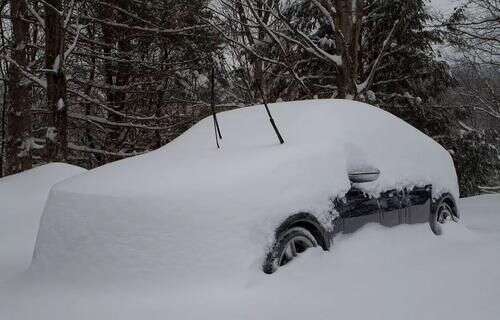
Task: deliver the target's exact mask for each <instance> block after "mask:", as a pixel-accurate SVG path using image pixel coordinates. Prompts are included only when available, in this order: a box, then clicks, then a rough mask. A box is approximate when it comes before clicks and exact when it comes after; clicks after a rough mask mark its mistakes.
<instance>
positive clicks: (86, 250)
mask: <svg viewBox="0 0 500 320" xmlns="http://www.w3.org/2000/svg"><path fill="white" fill-rule="evenodd" d="M270 108H271V112H272V113H273V115H274V118H275V120H276V122H277V125H278V126H279V128H280V130H281V131H282V134H283V136H284V138H285V140H286V144H285V145H279V143H278V142H277V139H276V136H275V134H274V132H273V129H272V127H271V126H270V124H269V121H268V118H267V114H266V112H265V110H264V108H263V107H262V106H254V107H248V108H243V109H238V110H233V111H229V112H223V113H220V114H219V122H220V126H221V129H222V134H223V136H224V137H223V140H222V148H221V150H217V148H216V146H215V142H214V131H213V122H212V118H211V117H208V118H206V119H204V120H202V121H201V122H200V123H198V124H197V125H195V126H194V127H193V128H191V129H190V130H188V131H187V132H186V133H185V134H183V135H182V136H180V137H179V138H177V139H176V140H174V141H173V142H171V143H169V144H168V145H166V146H165V147H163V148H160V149H159V150H156V151H154V152H151V153H148V154H146V155H142V156H138V157H134V158H130V159H126V160H123V161H119V162H116V163H112V164H108V165H106V166H103V167H101V168H98V169H95V170H92V171H90V172H88V173H86V174H84V175H81V176H78V177H75V178H71V179H69V180H66V181H65V182H63V183H61V184H59V185H57V186H56V187H55V188H54V189H53V190H52V192H51V195H50V197H49V200H48V202H47V206H46V208H45V212H44V215H43V217H42V221H41V226H40V232H39V236H38V239H37V245H36V250H35V255H34V261H33V268H34V269H37V270H52V271H53V270H60V271H61V272H62V270H65V271H68V272H70V273H72V272H75V271H76V270H77V271H78V272H79V273H80V272H84V271H85V270H87V271H88V270H89V269H91V270H94V271H95V273H98V274H102V275H106V276H114V275H116V274H117V272H116V269H117V268H116V266H117V265H119V269H120V270H121V271H122V272H123V273H127V272H130V273H135V272H140V271H139V270H142V271H144V270H147V271H148V273H151V274H152V273H156V272H168V274H169V275H170V279H171V281H174V282H175V281H178V282H182V280H181V279H184V276H186V274H188V273H189V274H190V276H189V278H190V279H192V278H199V277H201V278H203V277H204V274H205V273H206V272H214V273H218V274H220V275H221V276H224V277H225V276H228V272H227V270H228V269H230V270H248V268H252V269H256V270H260V264H261V263H262V258H263V256H264V255H265V251H266V248H267V246H269V244H270V243H271V242H272V240H273V236H274V234H273V232H274V229H275V228H276V227H277V226H278V225H279V224H280V223H281V222H282V221H283V220H284V219H285V218H286V217H287V216H289V215H291V214H294V213H298V212H309V213H312V214H314V215H315V216H317V217H318V219H319V220H320V221H321V222H323V223H324V224H325V225H328V223H329V221H330V218H331V217H330V212H331V211H332V206H331V199H332V198H334V197H336V196H342V195H343V194H344V193H345V192H346V191H347V190H348V189H349V188H350V183H349V181H348V178H347V170H348V169H356V168H360V167H365V166H370V167H375V168H378V169H379V170H380V171H381V175H380V178H379V179H378V180H377V181H376V182H374V183H369V184H365V185H363V186H362V187H363V189H364V190H365V191H366V192H368V193H373V194H377V193H379V192H381V191H384V190H386V189H394V188H404V187H411V186H416V185H419V186H423V185H427V184H432V185H433V190H434V193H435V195H438V194H439V193H443V192H450V193H452V194H453V195H454V196H456V197H458V187H457V179H456V174H455V171H454V168H453V163H452V160H451V157H450V155H449V154H448V152H446V150H444V149H443V148H442V147H441V146H440V145H438V144H437V143H436V142H434V141H433V140H432V139H430V138H429V137H427V136H426V135H424V134H423V133H421V132H420V131H418V130H416V129H415V128H413V127H412V126H410V125H408V124H407V123H405V122H403V121H402V120H400V119H398V118H396V117H395V116H393V115H391V114H389V113H387V112H385V111H382V110H381V109H379V108H376V107H372V106H369V105H366V104H363V103H359V102H353V101H348V100H311V101H300V102H288V103H276V104H272V105H270ZM187 252H189V254H187ZM200 265H202V266H203V268H202V269H196V268H195V267H194V266H198V267H199V266H200ZM186 266H191V267H186ZM228 266H231V267H230V268H229V267H228ZM186 268H188V269H186ZM190 268H195V269H196V272H194V275H193V272H186V270H191V269H190ZM202 270H203V271H202ZM191 271H192V270H191Z"/></svg>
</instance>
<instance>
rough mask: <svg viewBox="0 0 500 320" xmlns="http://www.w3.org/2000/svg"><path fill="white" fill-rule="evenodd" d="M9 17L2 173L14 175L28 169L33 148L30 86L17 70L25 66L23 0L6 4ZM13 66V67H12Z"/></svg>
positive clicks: (25, 25) (27, 40) (25, 8)
mask: <svg viewBox="0 0 500 320" xmlns="http://www.w3.org/2000/svg"><path fill="white" fill-rule="evenodd" d="M10 10H11V16H12V18H11V19H12V36H13V42H12V54H11V58H12V60H13V63H10V65H9V70H8V76H9V80H8V98H7V100H8V101H7V110H6V122H7V128H6V132H5V153H6V156H5V174H6V175H9V174H14V173H18V172H21V171H24V170H27V169H30V168H31V167H32V157H31V147H32V145H33V138H32V127H31V103H30V93H31V90H30V88H31V87H30V85H29V82H28V81H25V79H24V77H23V74H22V71H21V70H20V68H25V67H26V66H27V65H28V57H27V49H26V45H27V44H28V42H29V23H28V22H26V19H25V15H26V12H27V7H26V2H25V1H24V0H12V1H10ZM16 64H17V65H16Z"/></svg>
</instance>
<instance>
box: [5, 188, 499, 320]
mask: <svg viewBox="0 0 500 320" xmlns="http://www.w3.org/2000/svg"><path fill="white" fill-rule="evenodd" d="M461 207H462V219H463V223H462V224H461V225H457V226H455V228H453V229H452V230H449V231H451V232H448V233H447V234H446V235H445V236H443V237H436V236H434V235H433V234H432V233H431V232H430V230H429V227H428V226H427V225H414V226H399V227H396V228H392V229H386V228H382V227H380V226H377V225H368V226H366V227H365V228H363V229H362V230H360V231H359V232H357V233H355V234H353V235H350V236H349V237H346V238H343V239H339V241H337V242H336V243H335V245H334V247H333V249H332V251H331V252H322V251H321V250H311V251H309V252H307V253H306V254H305V255H303V256H301V257H300V258H299V259H298V260H297V261H295V262H294V263H293V264H290V265H288V266H286V267H284V269H283V270H280V271H279V272H277V273H275V274H273V275H271V276H269V275H265V274H263V273H259V274H258V275H254V274H253V273H252V271H251V270H247V276H246V280H245V282H244V283H242V284H239V283H234V282H232V281H231V280H230V279H227V280H224V279H223V280H219V281H214V282H213V283H211V284H210V285H207V284H206V283H200V284H199V285H186V286H185V287H184V288H175V289H174V288H171V287H168V286H165V285H164V283H163V282H162V279H157V281H155V282H144V281H142V280H143V279H139V278H136V279H129V280H130V281H131V280H134V281H133V282H132V283H130V282H127V283H123V282H115V283H111V284H110V283H107V284H96V283H94V284H90V285H89V284H88V283H81V282H72V283H66V284H64V285H61V284H60V283H44V282H43V281H41V279H38V278H32V277H31V276H32V275H29V274H27V275H24V277H23V278H21V279H18V280H17V281H14V282H11V283H9V284H8V285H7V284H5V285H4V286H3V287H2V286H1V285H0V319H9V320H28V319H37V320H49V319H50V320H59V319H60V320H62V319H74V320H79V319H82V320H83V319H96V320H98V319H120V320H128V319H172V320H181V319H182V320H183V319H189V320H197V319H200V320H201V319H217V320H234V319H238V320H245V319H248V320H253V319H274V320H281V319H283V320H285V319H286V320H303V319H317V320H329V319H335V318H339V319H344V320H351V319H352V320H359V319H375V320H378V319H380V320H400V319H408V320H412V319H415V320H421V319H427V320H438V319H439V320H442V319H454V320H469V319H481V320H496V319H498V315H499V314H500V305H499V304H498V297H500V268H499V267H498V266H499V264H500V250H499V248H500V196H499V195H491V196H483V197H476V198H470V199H463V200H461ZM3 231H4V230H3V229H2V225H0V232H3ZM34 236H35V235H34V234H32V235H31V239H34ZM19 249H21V248H19ZM3 258H4V257H1V256H0V259H3Z"/></svg>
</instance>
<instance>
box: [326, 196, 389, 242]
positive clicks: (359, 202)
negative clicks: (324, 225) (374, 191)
mask: <svg viewBox="0 0 500 320" xmlns="http://www.w3.org/2000/svg"><path fill="white" fill-rule="evenodd" d="M335 209H336V210H337V211H338V213H339V214H340V219H339V221H338V223H337V226H336V227H337V229H338V231H342V232H344V233H352V232H355V231H356V230H358V229H360V228H361V227H363V226H364V225H365V224H367V223H370V222H376V223H378V222H379V221H380V210H379V203H378V199H377V198H374V197H370V196H369V195H367V194H365V193H364V192H363V191H361V190H359V189H358V188H355V187H353V188H351V190H349V192H348V193H347V194H346V195H345V196H344V197H343V198H341V199H337V200H335Z"/></svg>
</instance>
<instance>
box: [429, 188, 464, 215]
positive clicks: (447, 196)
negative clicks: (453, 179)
mask: <svg viewBox="0 0 500 320" xmlns="http://www.w3.org/2000/svg"><path fill="white" fill-rule="evenodd" d="M443 202H445V203H446V204H448V205H449V206H450V207H451V209H452V210H453V214H454V215H455V217H456V218H459V219H460V211H459V210H458V206H457V202H456V200H455V198H454V197H453V195H452V194H451V193H443V194H442V195H441V197H439V199H437V200H436V201H434V203H433V206H432V210H433V212H434V210H436V209H437V208H438V207H439V205H440V204H441V203H443Z"/></svg>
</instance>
